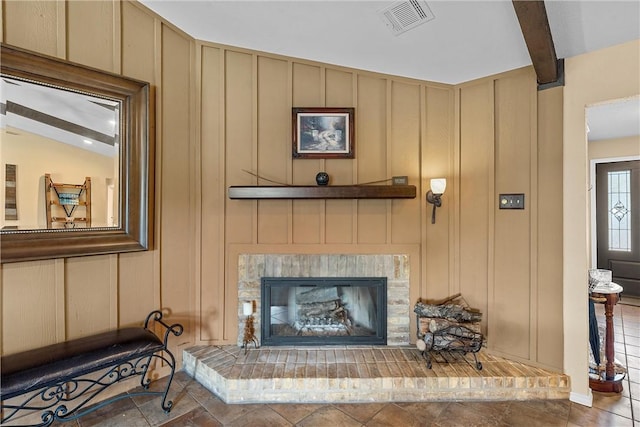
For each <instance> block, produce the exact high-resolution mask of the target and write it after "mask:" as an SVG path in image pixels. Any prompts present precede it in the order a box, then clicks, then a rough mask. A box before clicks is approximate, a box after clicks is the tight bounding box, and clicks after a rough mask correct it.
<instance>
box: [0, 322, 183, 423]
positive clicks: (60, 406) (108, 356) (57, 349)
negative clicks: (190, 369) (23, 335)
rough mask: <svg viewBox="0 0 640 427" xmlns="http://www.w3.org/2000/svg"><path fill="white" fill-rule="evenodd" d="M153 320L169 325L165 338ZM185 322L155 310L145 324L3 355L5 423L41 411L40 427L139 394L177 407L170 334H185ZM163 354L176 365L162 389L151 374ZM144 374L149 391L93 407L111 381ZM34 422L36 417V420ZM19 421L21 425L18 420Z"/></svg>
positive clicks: (1, 392) (1, 390) (0, 393)
mask: <svg viewBox="0 0 640 427" xmlns="http://www.w3.org/2000/svg"><path fill="white" fill-rule="evenodd" d="M151 320H153V321H155V322H157V323H159V324H161V325H162V326H164V328H166V330H165V333H164V340H161V339H160V338H159V337H158V336H156V335H155V334H154V333H153V332H152V331H151V329H149V326H150V322H151ZM182 331H183V327H182V325H180V324H173V325H168V324H166V323H165V322H164V321H163V320H162V312H160V311H152V312H151V313H150V314H149V315H148V316H147V319H146V320H145V323H144V327H137V328H136V327H130V328H121V329H116V330H113V331H108V332H104V333H101V334H97V335H92V336H88V337H84V338H79V339H75V340H71V341H65V342H61V343H58V344H53V345H50V346H47V347H42V348H38V349H34V350H29V351H25V352H22V353H16V354H11V355H7V356H3V357H2V361H1V371H2V376H1V379H0V381H1V382H0V400H2V425H5V423H9V422H10V423H11V425H22V424H20V420H21V419H23V415H29V414H33V413H38V414H39V415H40V421H39V422H38V423H36V424H33V423H32V424H27V425H34V426H48V425H51V423H53V422H54V421H70V420H75V419H77V418H79V417H81V416H83V415H85V414H87V413H89V412H92V411H94V410H96V409H99V408H102V407H103V406H105V405H108V404H110V403H112V402H114V401H116V400H119V399H122V398H125V397H130V396H136V395H161V396H162V402H161V405H162V409H163V410H164V411H165V412H167V413H168V412H169V411H171V408H172V406H173V402H171V401H167V394H168V393H169V387H170V386H171V381H172V380H173V375H174V373H175V365H176V363H175V358H174V357H173V354H171V352H170V351H169V350H168V348H167V341H168V338H169V333H172V334H173V335H175V336H178V335H181V334H182ZM153 358H157V359H159V360H162V361H164V362H166V363H167V364H168V365H169V366H170V368H171V374H170V375H169V378H168V381H167V385H166V387H165V388H164V390H161V391H149V390H148V387H149V384H150V383H151V379H150V378H148V376H147V373H148V370H149V366H150V364H151V360H152V359H153ZM136 375H139V376H140V377H141V378H140V384H141V385H142V387H143V388H144V391H139V392H131V393H129V394H121V395H118V396H115V397H112V398H109V399H107V400H104V401H102V402H100V403H99V404H98V405H95V406H92V407H89V408H87V405H88V403H89V402H91V401H92V399H93V398H95V397H96V396H98V395H99V394H100V393H102V392H103V391H104V390H105V389H106V388H107V387H109V386H110V385H113V384H116V383H118V382H120V381H123V380H125V379H128V378H131V377H134V376H136ZM30 422H32V421H30ZM14 423H18V424H14Z"/></svg>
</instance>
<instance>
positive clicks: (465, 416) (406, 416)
mask: <svg viewBox="0 0 640 427" xmlns="http://www.w3.org/2000/svg"><path fill="white" fill-rule="evenodd" d="M598 317H599V321H601V322H603V321H604V315H603V313H602V312H601V310H600V312H599V316H598ZM614 323H615V332H616V334H615V337H616V350H617V359H618V360H619V361H620V362H621V363H623V364H625V365H626V366H627V368H628V375H627V378H626V379H625V380H624V391H623V392H622V393H620V394H605V393H594V399H593V407H592V408H587V407H585V406H582V405H579V404H576V403H572V402H569V401H568V400H566V399H561V400H527V401H499V402H479V401H447V402H406V403H354V404H336V403H311V404H309V403H297V404H296V403H288V404H225V403H224V402H223V401H222V400H220V399H219V398H218V397H216V396H215V395H214V394H212V393H211V392H209V391H208V390H207V389H205V388H204V387H203V386H201V385H200V384H199V383H198V382H196V381H195V380H193V379H192V378H191V377H189V376H188V375H187V374H186V373H185V372H179V373H178V374H177V375H176V378H175V382H174V384H173V385H172V387H171V397H172V399H173V401H174V403H175V406H174V409H173V410H172V411H171V413H170V414H168V415H167V414H165V413H164V412H163V411H162V410H161V409H160V405H159V399H158V398H149V397H146V396H145V397H134V398H125V399H123V400H120V401H119V402H117V403H115V404H112V405H109V406H107V407H104V408H102V409H100V410H98V411H96V412H94V413H92V414H89V415H87V416H85V417H83V418H81V419H80V420H78V421H75V422H70V423H65V426H67V425H68V426H82V427H85V426H127V427H129V426H142V427H147V426H160V425H162V426H269V427H271V426H319V427H324V426H331V427H337V426H402V427H405V426H471V425H476V426H527V427H529V426H541V427H542V426H544V427H547V426H570V427H574V426H584V427H587V426H588V427H591V426H606V427H609V426H615V427H618V426H620V427H623V426H633V427H640V307H635V306H630V305H624V304H618V305H617V306H616V308H615V317H614ZM159 382H161V381H159ZM159 382H158V383H159Z"/></svg>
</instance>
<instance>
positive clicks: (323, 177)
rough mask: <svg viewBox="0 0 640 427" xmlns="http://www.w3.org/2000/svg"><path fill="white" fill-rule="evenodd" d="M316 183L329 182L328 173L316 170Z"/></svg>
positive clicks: (324, 183)
mask: <svg viewBox="0 0 640 427" xmlns="http://www.w3.org/2000/svg"><path fill="white" fill-rule="evenodd" d="M316 184H318V185H327V184H329V174H328V173H326V172H318V174H317V175H316Z"/></svg>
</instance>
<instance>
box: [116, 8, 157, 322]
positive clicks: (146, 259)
mask: <svg viewBox="0 0 640 427" xmlns="http://www.w3.org/2000/svg"><path fill="white" fill-rule="evenodd" d="M121 4H122V26H121V27H122V41H123V42H122V55H121V61H122V74H123V75H125V76H128V77H131V78H135V79H139V80H143V81H146V82H149V83H150V84H151V85H152V91H151V102H152V104H154V105H156V104H157V103H158V102H159V99H158V98H159V97H160V94H159V93H157V92H156V91H155V79H156V70H155V65H156V57H157V56H158V55H159V52H157V51H156V49H157V48H156V43H155V20H154V18H153V17H152V16H150V15H149V14H147V13H145V12H144V11H143V10H142V9H141V8H140V7H137V6H135V5H134V4H133V3H129V2H122V3H121ZM157 97H158V98H157ZM156 129H157V127H156ZM156 129H151V131H150V132H151V133H155V130H156ZM158 141H159V138H158V139H157V140H156V145H157V144H158ZM155 153H156V152H155V151H153V152H152V153H151V156H152V159H151V163H154V155H155ZM152 173H155V168H152ZM156 188H157V189H159V186H158V187H156ZM156 199H157V200H156V203H157V202H159V197H157V198H156ZM158 213H159V210H158V211H156V212H155V218H156V220H155V221H154V225H155V226H156V227H157V223H158V222H159V221H158V220H157V218H158ZM158 244H159V242H158V241H156V242H154V250H151V251H145V252H134V253H123V254H120V255H119V257H118V258H119V259H118V300H119V301H118V311H119V323H120V325H139V324H140V323H141V322H142V321H143V320H144V318H145V316H146V315H147V314H148V313H149V312H151V311H152V310H154V309H158V308H161V307H160V301H159V299H157V295H156V290H157V289H158V288H159V277H158V274H157V268H158V267H157V265H156V263H155V259H156V254H157V252H158V248H157V246H158Z"/></svg>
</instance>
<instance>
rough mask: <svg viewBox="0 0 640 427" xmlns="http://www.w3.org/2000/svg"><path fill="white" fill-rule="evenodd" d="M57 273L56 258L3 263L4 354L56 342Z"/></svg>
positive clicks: (58, 272)
mask: <svg viewBox="0 0 640 427" xmlns="http://www.w3.org/2000/svg"><path fill="white" fill-rule="evenodd" d="M58 274H62V273H61V272H60V271H57V269H56V261H55V260H46V261H32V262H21V263H14V264H3V265H2V340H3V342H2V351H3V354H10V353H16V352H19V351H24V350H29V349H32V348H35V347H42V346H45V345H49V344H53V343H55V342H56V336H57V331H56V328H57V325H56V319H57V316H56V310H57V304H58V299H59V298H60V297H61V296H60V295H57V294H56V292H57V287H56V282H57V280H59V278H58V277H57V275H58ZM62 297H63V296H62Z"/></svg>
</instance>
